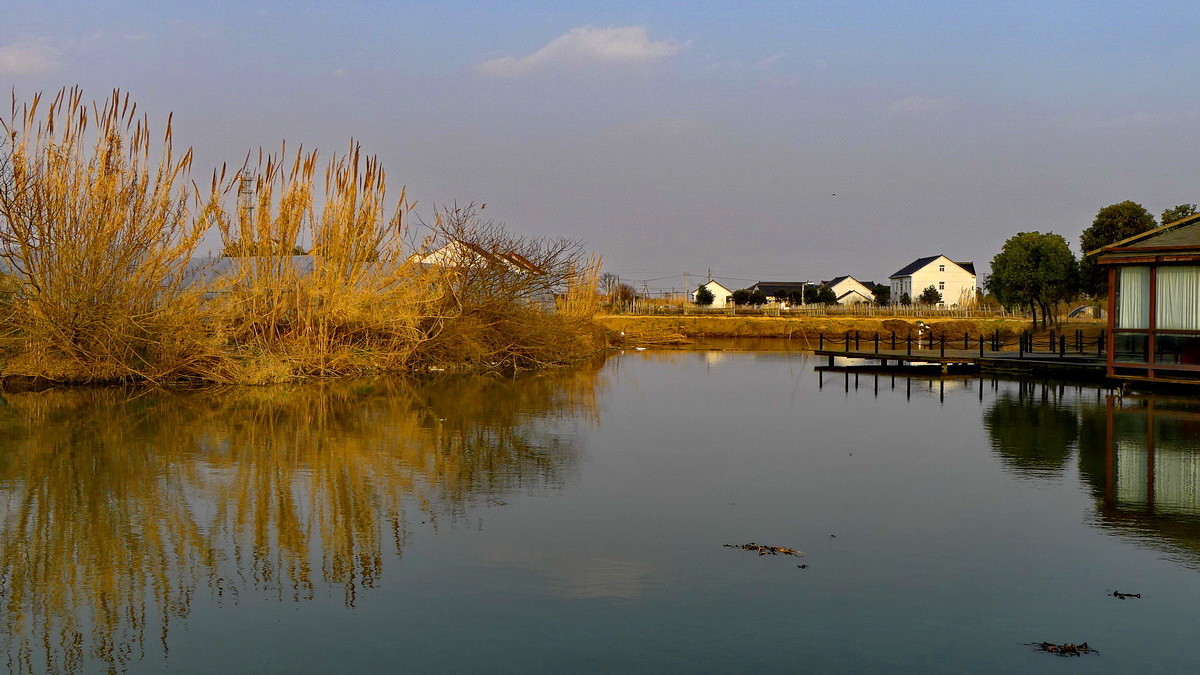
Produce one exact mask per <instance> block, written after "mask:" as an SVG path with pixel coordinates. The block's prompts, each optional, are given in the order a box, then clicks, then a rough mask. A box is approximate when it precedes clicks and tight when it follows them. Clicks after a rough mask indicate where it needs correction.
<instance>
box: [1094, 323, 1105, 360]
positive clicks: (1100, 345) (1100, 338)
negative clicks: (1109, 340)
mask: <svg viewBox="0 0 1200 675" xmlns="http://www.w3.org/2000/svg"><path fill="white" fill-rule="evenodd" d="M1104 332H1105V331H1104V329H1103V328H1101V329H1100V334H1099V335H1097V336H1096V356H1097V357H1100V356H1103V355H1104Z"/></svg>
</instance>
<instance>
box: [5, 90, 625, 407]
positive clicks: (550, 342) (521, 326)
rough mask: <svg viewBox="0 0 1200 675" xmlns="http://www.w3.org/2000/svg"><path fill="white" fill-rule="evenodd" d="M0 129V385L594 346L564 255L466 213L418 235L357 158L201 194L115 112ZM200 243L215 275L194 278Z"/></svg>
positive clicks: (469, 357) (110, 103)
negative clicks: (214, 248)
mask: <svg viewBox="0 0 1200 675" xmlns="http://www.w3.org/2000/svg"><path fill="white" fill-rule="evenodd" d="M0 126H3V128H4V129H5V131H6V134H5V138H4V139H3V140H2V141H0V144H2V145H0V377H5V378H7V380H8V381H12V380H13V379H18V380H20V379H34V380H40V381H51V382H61V383H72V384H87V383H118V382H158V383H163V382H180V381H197V382H218V383H248V384H265V383H276V382H287V381H290V380H295V379H300V378H306V377H334V376H361V375H369V374H375V373H395V372H400V373H403V372H427V371H431V370H433V371H488V370H494V371H504V372H513V371H518V370H528V369H538V368H545V367H548V366H554V365H559V364H564V363H572V362H577V361H578V360H580V359H582V358H585V357H586V356H588V355H589V354H591V353H593V352H594V351H595V350H597V349H599V348H600V347H602V346H603V343H602V336H601V334H600V333H599V331H597V329H596V327H595V325H594V323H593V322H592V320H591V317H592V314H593V313H594V311H595V309H596V301H597V295H596V276H597V270H598V268H599V261H598V260H597V259H595V258H594V257H591V256H588V255H587V254H586V253H585V252H584V251H583V250H582V248H581V246H580V245H579V244H578V243H576V242H572V241H567V240H562V239H545V238H544V239H527V238H523V237H518V236H515V235H512V234H510V233H509V232H507V231H506V230H505V229H504V228H502V227H501V226H499V225H497V224H495V223H492V222H490V221H486V220H484V219H482V218H481V216H480V213H479V211H477V210H476V209H474V208H472V207H465V208H459V207H449V208H443V209H439V210H436V215H434V217H433V218H432V221H433V222H432V223H430V224H426V223H424V222H421V221H420V220H419V219H418V218H415V217H414V216H413V215H412V211H413V203H412V202H410V201H409V200H408V198H407V197H406V195H405V192H404V190H401V191H400V195H399V197H398V198H397V199H395V200H394V201H389V199H388V197H387V188H386V176H385V173H384V171H383V168H382V167H381V166H380V164H379V163H378V162H377V161H376V160H375V159H374V158H373V157H370V156H368V155H366V154H364V153H362V151H361V149H360V148H359V147H358V146H357V145H355V144H351V145H350V147H349V150H348V151H347V152H346V153H345V154H342V155H335V156H333V157H332V158H331V159H329V160H327V161H326V162H324V163H323V166H322V163H320V162H318V157H317V154H316V153H315V152H308V151H303V150H295V151H289V150H288V148H287V147H286V146H284V147H283V148H281V149H280V151H279V152H278V153H273V154H272V153H264V152H262V151H261V150H260V151H259V152H258V154H257V160H253V159H248V160H247V162H246V164H245V165H243V166H242V167H241V168H240V169H238V170H236V171H233V172H227V171H226V170H225V169H224V168H222V169H221V170H218V171H216V172H214V174H213V176H212V179H211V181H208V182H207V185H206V188H204V189H201V188H200V187H198V186H196V183H195V182H193V181H192V180H191V178H190V172H191V164H192V151H191V150H190V149H188V150H187V151H185V152H183V153H182V154H180V153H178V152H176V151H175V150H174V148H173V145H172V135H171V128H170V123H169V122H168V124H167V127H166V130H165V133H163V134H162V136H157V137H156V136H155V135H153V134H152V132H151V129H150V127H149V123H148V121H147V119H146V118H145V117H144V116H142V115H141V114H140V113H139V112H138V111H137V110H136V106H135V105H133V104H132V103H131V102H130V101H129V100H128V97H127V96H125V97H122V96H121V95H120V94H119V93H114V94H113V96H112V97H110V98H109V99H108V100H107V101H105V102H103V103H95V104H88V103H85V102H84V100H83V97H82V93H81V92H80V91H79V90H78V89H76V90H71V91H66V90H64V91H61V92H59V94H58V95H57V97H55V98H54V100H53V101H52V102H50V105H49V106H45V105H44V104H43V102H42V101H40V97H35V98H34V100H33V101H32V102H30V103H29V104H27V105H24V106H19V105H14V106H13V110H12V113H11V115H10V116H9V117H7V118H0ZM159 139H161V140H159ZM249 157H254V155H253V154H251V155H249ZM322 169H323V171H322ZM321 177H323V180H320V178H321ZM481 208H482V207H481ZM214 240H215V241H219V242H220V243H221V246H222V250H223V251H224V252H225V253H226V254H227V257H222V258H213V259H211V260H210V261H209V262H208V263H206V264H202V265H197V262H196V261H197V258H198V254H199V246H200V243H201V242H202V241H214ZM302 250H307V251H308V253H309V255H308V256H305V257H303V258H296V257H295V255H294V254H296V253H298V252H302ZM440 250H449V251H452V254H451V255H443V256H442V257H440V258H437V259H436V260H435V262H433V263H429V262H428V260H429V257H427V256H430V255H431V254H433V253H434V252H436V251H440Z"/></svg>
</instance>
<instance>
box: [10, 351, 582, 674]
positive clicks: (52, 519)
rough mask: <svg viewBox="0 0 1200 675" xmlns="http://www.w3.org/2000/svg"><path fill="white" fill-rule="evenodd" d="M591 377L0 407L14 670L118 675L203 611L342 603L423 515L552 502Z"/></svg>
mask: <svg viewBox="0 0 1200 675" xmlns="http://www.w3.org/2000/svg"><path fill="white" fill-rule="evenodd" d="M600 365H601V364H600V363H599V362H598V363H594V364H592V366H591V367H589V368H587V369H583V370H580V371H575V372H572V373H564V374H556V375H551V376H543V377H536V378H528V379H520V380H515V381H514V380H495V379H481V378H456V379H449V380H445V381H438V382H430V383H419V382H411V381H402V380H386V379H380V380H372V381H356V382H333V383H310V384H304V385H297V386H286V387H264V388H253V389H231V390H218V391H213V390H208V391H198V392H182V393H181V392H158V391H155V392H145V391H142V392H134V391H123V390H115V389H96V390H69V391H45V392H40V393H28V394H14V395H6V396H4V397H3V398H0V628H2V630H3V639H4V641H5V643H6V644H5V648H6V653H7V658H8V666H9V670H10V671H26V672H43V671H56V672H57V671H78V670H82V669H88V670H92V669H95V668H96V667H97V666H99V667H101V668H107V669H108V670H121V669H124V668H125V667H127V666H129V665H130V664H131V663H134V662H136V661H138V660H139V659H142V658H144V656H145V650H146V649H147V647H148V644H147V640H150V644H153V640H154V639H155V638H157V640H158V642H159V643H160V645H161V649H162V651H163V653H164V656H165V654H166V652H167V650H168V639H167V638H168V632H169V629H170V626H171V624H172V622H174V621H179V620H182V619H184V618H186V617H187V616H188V614H189V611H190V607H191V604H192V601H193V598H194V597H196V595H197V594H198V593H199V594H202V595H207V596H209V597H211V598H213V599H214V600H215V601H216V602H232V603H236V602H237V601H238V598H239V596H244V595H246V594H255V596H256V597H257V596H263V597H264V598H265V599H267V600H274V601H301V602H302V601H306V600H309V599H312V598H313V597H314V595H315V594H316V593H317V592H319V591H320V592H325V591H327V590H333V592H334V593H336V594H340V595H341V596H342V598H343V601H344V603H345V604H346V605H347V606H353V605H354V604H355V601H356V595H357V594H358V593H360V592H361V591H362V590H363V589H369V588H371V587H372V586H374V585H376V584H377V582H378V581H379V580H380V578H381V576H382V575H383V573H384V567H385V560H392V564H396V562H397V561H395V560H394V559H392V558H390V557H385V555H386V554H387V553H389V552H390V553H394V554H397V555H398V554H400V553H401V552H402V550H403V549H404V547H405V546H406V544H407V541H408V539H409V537H410V526H409V523H410V521H411V519H412V518H413V517H414V516H415V517H417V518H418V519H423V520H426V521H429V522H431V523H433V524H434V525H435V526H437V524H438V523H443V524H445V523H453V522H455V521H456V520H459V519H461V518H463V517H465V516H466V515H468V514H469V513H470V512H471V511H472V510H474V509H481V508H488V507H489V506H492V505H496V504H498V503H499V501H498V500H499V498H500V497H503V496H506V495H512V494H519V493H525V492H529V491H536V490H545V489H555V488H556V487H557V486H559V485H561V484H562V483H563V482H564V481H566V480H569V479H570V477H571V475H572V473H573V472H574V471H575V470H576V465H577V461H578V454H579V447H578V446H579V440H578V437H579V434H578V433H577V429H578V428H579V426H580V425H583V426H587V425H591V424H595V423H596V422H598V406H597V404H596V398H597V395H598V392H599V391H600V390H601V389H602V387H603V386H604V385H603V382H602V381H601V379H600V377H599V368H600Z"/></svg>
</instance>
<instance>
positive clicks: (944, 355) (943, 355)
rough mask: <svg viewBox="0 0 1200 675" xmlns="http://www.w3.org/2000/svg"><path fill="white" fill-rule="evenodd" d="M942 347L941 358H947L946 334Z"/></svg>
mask: <svg viewBox="0 0 1200 675" xmlns="http://www.w3.org/2000/svg"><path fill="white" fill-rule="evenodd" d="M941 347H942V350H941V357H942V358H946V334H945V333H942V339H941Z"/></svg>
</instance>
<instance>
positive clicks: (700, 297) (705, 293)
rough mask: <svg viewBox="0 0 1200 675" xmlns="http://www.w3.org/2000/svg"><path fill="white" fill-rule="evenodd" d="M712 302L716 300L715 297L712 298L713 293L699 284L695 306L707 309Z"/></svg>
mask: <svg viewBox="0 0 1200 675" xmlns="http://www.w3.org/2000/svg"><path fill="white" fill-rule="evenodd" d="M713 300H716V296H714V295H713V292H712V291H710V290H708V287H707V286H705V285H704V284H701V285H700V287H699V288H697V289H696V304H697V305H700V306H701V307H708V306H709V305H711V304H713Z"/></svg>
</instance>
